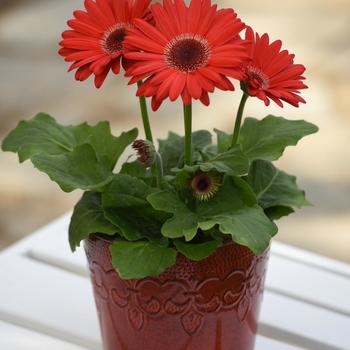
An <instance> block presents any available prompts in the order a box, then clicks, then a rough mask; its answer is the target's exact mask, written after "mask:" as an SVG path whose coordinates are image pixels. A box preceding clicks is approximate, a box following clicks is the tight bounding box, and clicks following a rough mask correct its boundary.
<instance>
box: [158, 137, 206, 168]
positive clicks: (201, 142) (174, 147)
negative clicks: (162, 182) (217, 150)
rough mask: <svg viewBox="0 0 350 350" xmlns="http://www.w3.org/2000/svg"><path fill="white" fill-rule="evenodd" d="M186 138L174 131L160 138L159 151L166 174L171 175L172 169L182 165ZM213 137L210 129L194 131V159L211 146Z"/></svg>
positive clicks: (198, 157)
mask: <svg viewBox="0 0 350 350" xmlns="http://www.w3.org/2000/svg"><path fill="white" fill-rule="evenodd" d="M184 142H185V141H184V138H183V137H182V136H179V135H177V134H175V133H173V132H169V134H168V138H167V139H165V140H159V153H160V155H161V156H162V160H163V168H164V174H165V175H171V174H172V171H171V169H173V168H176V167H180V168H181V167H182V166H183V164H184V162H183V153H184ZM211 142H212V137H211V134H210V132H209V131H206V130H199V131H195V132H193V133H192V147H193V151H194V154H193V159H194V160H196V159H200V158H201V155H200V153H201V151H203V149H205V148H206V147H207V146H209V145H210V144H211Z"/></svg>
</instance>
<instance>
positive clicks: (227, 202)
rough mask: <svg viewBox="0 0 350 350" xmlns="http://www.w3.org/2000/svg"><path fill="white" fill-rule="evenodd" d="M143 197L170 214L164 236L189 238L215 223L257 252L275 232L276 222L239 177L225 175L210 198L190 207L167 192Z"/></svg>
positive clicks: (221, 229)
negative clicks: (259, 204)
mask: <svg viewBox="0 0 350 350" xmlns="http://www.w3.org/2000/svg"><path fill="white" fill-rule="evenodd" d="M147 200H148V201H149V202H150V203H151V204H152V206H153V207H154V208H155V209H157V210H163V211H165V212H167V213H170V214H173V216H172V217H171V218H170V219H168V220H167V221H166V222H165V223H164V225H163V227H162V234H163V235H164V236H165V237H169V238H180V237H184V238H185V239H186V241H191V240H192V239H193V238H194V237H195V236H196V234H197V232H198V229H202V230H204V231H207V230H210V229H211V228H213V227H214V226H216V225H218V227H219V230H220V231H221V232H222V233H224V234H229V235H231V237H232V239H233V240H234V241H235V242H236V243H239V244H242V245H245V246H248V247H249V248H250V249H251V250H252V251H253V252H255V253H256V254H261V253H263V252H264V251H265V249H266V248H267V247H268V245H269V242H270V239H271V237H273V236H274V235H275V234H276V233H277V227H276V225H275V224H273V223H272V222H271V221H270V220H269V218H268V217H267V216H266V215H265V213H264V211H263V209H262V208H261V207H259V206H258V205H257V202H256V197H255V195H254V193H253V191H252V190H251V188H250V186H249V185H248V184H247V183H246V182H245V181H243V180H241V179H239V178H232V177H228V176H227V177H225V179H224V183H223V184H222V186H221V188H220V191H219V192H218V193H217V195H216V196H215V197H214V198H213V199H211V200H210V201H209V202H197V203H196V205H195V206H194V207H191V206H188V205H187V204H186V203H185V202H184V201H183V200H182V199H181V198H180V197H179V196H178V194H177V193H175V192H171V191H162V192H156V193H153V194H150V195H149V196H148V197H147Z"/></svg>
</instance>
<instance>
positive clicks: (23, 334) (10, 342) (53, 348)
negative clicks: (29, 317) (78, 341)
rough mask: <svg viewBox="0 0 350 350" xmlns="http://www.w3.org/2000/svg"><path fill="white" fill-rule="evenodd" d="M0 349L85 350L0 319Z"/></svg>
mask: <svg viewBox="0 0 350 350" xmlns="http://www.w3.org/2000/svg"><path fill="white" fill-rule="evenodd" d="M0 349H2V350H87V349H86V348H82V347H80V346H76V345H73V344H71V343H67V342H64V341H61V340H59V339H56V338H52V337H49V336H47V335H44V334H41V333H36V332H33V331H30V330H28V329H25V328H22V327H18V326H15V325H12V324H9V323H5V322H2V321H0Z"/></svg>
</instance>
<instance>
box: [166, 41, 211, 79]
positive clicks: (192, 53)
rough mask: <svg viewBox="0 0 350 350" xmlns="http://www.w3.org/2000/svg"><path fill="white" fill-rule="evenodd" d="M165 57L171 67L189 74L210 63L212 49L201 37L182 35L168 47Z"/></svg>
mask: <svg viewBox="0 0 350 350" xmlns="http://www.w3.org/2000/svg"><path fill="white" fill-rule="evenodd" d="M164 55H165V61H166V62H167V64H168V65H169V66H170V67H173V68H175V69H177V70H180V71H181V72H186V73H189V72H193V71H195V70H196V69H198V68H201V67H203V66H205V65H206V64H207V63H208V60H209V57H210V47H209V44H208V41H207V40H205V39H204V38H202V37H201V36H199V35H193V34H181V35H179V36H177V37H176V38H174V39H173V40H171V41H170V42H169V43H168V44H167V45H166V47H165V51H164Z"/></svg>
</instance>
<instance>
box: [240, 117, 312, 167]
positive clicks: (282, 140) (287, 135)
mask: <svg viewBox="0 0 350 350" xmlns="http://www.w3.org/2000/svg"><path fill="white" fill-rule="evenodd" d="M317 131H318V128H317V126H315V125H314V124H311V123H308V122H306V121H304V120H287V119H284V118H282V117H274V116H272V115H269V116H267V117H266V118H264V119H263V120H257V119H254V118H246V119H245V121H244V124H243V126H242V128H241V132H240V137H239V143H240V144H241V145H242V149H243V152H244V153H245V154H246V155H247V156H248V158H249V159H250V160H251V161H253V160H255V159H262V160H267V161H273V160H276V159H278V158H279V157H280V156H281V155H282V154H283V152H284V150H285V148H286V147H287V146H292V145H296V144H297V143H298V141H299V140H300V139H302V138H303V137H304V136H307V135H310V134H313V133H315V132H317Z"/></svg>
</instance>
